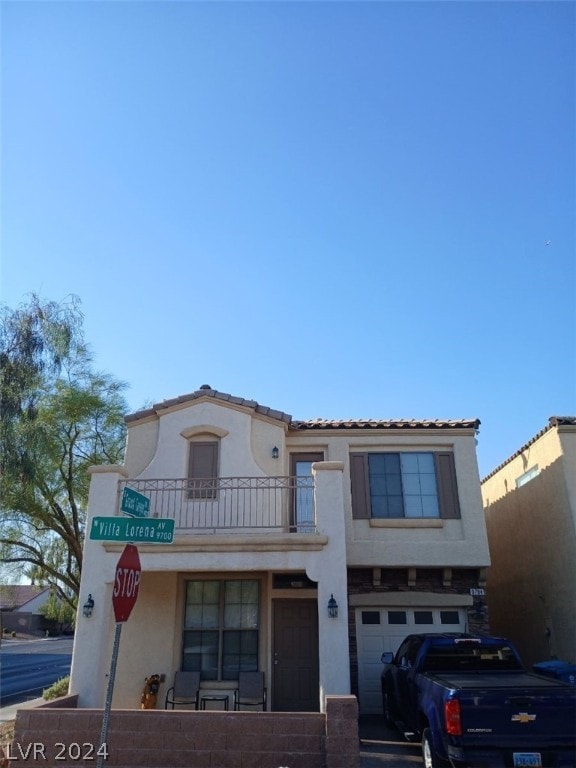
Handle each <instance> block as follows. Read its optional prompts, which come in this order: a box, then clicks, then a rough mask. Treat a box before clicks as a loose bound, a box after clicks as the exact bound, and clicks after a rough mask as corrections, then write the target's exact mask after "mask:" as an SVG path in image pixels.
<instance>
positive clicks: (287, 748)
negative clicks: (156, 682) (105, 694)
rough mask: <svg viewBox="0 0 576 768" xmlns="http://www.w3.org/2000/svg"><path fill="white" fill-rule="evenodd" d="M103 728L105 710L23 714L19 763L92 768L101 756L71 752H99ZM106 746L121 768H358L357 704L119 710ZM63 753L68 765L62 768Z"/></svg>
mask: <svg viewBox="0 0 576 768" xmlns="http://www.w3.org/2000/svg"><path fill="white" fill-rule="evenodd" d="M101 725H102V710H94V709H59V708H57V707H56V708H55V707H39V708H37V709H22V710H19V711H18V713H17V717H16V727H15V734H14V741H13V743H12V747H11V756H12V759H13V760H15V762H14V763H12V764H14V765H18V766H19V767H21V768H31V766H35V768H37V766H38V765H39V764H44V765H75V766H80V767H83V768H87V767H88V766H92V768H93V766H95V765H96V759H95V755H94V754H92V756H91V757H92V759H89V760H82V759H78V756H77V754H76V753H77V750H76V748H75V747H74V748H73V749H72V750H70V745H72V744H78V745H80V747H81V750H80V751H81V753H84V754H85V753H86V752H87V751H88V750H89V746H83V745H94V747H95V750H96V749H97V748H98V739H99V736H100V728H101ZM59 743H60V744H63V745H64V748H62V747H60V748H59V747H57V746H56V745H57V744H59ZM29 745H31V747H32V748H31V749H30V751H29V753H28V756H27V757H26V758H24V757H23V756H24V755H26V750H27V748H28V746H29ZM34 745H42V746H43V747H44V755H45V759H40V760H39V757H38V754H39V753H38V749H39V747H38V746H36V755H34ZM107 745H108V759H107V760H106V762H105V763H104V765H106V766H114V768H180V766H183V767H185V768H280V767H281V766H282V768H284V767H285V768H358V766H359V761H360V752H359V739H358V705H357V701H356V699H355V697H353V696H329V697H327V699H326V713H325V714H320V713H316V712H302V713H299V712H217V711H205V712H196V711H188V710H176V711H164V710H143V711H135V710H112V712H111V713H110V722H109V728H108V738H107ZM58 752H60V753H62V754H61V756H64V757H65V759H64V760H62V759H60V760H58V761H57V762H56V755H57V753H58ZM16 761H17V762H16Z"/></svg>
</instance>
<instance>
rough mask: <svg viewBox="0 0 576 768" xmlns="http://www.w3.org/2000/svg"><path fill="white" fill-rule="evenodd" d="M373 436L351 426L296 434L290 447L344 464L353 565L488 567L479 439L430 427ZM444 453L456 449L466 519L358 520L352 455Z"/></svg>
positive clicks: (348, 535)
mask: <svg viewBox="0 0 576 768" xmlns="http://www.w3.org/2000/svg"><path fill="white" fill-rule="evenodd" d="M375 432H376V434H372V433H371V434H370V435H367V434H366V431H365V430H356V431H354V430H346V432H345V433H342V432H337V433H336V434H334V433H329V432H327V433H326V434H325V435H322V438H323V440H322V441H319V439H318V436H317V435H311V434H306V433H304V434H303V435H302V437H300V435H298V439H296V438H295V437H293V436H290V438H289V440H288V449H289V450H306V451H313V450H314V451H315V450H324V452H325V457H326V459H327V460H335V461H341V462H342V463H343V464H344V488H343V501H344V515H345V520H346V542H347V545H346V546H347V562H348V566H349V567H358V566H363V565H365V566H371V565H378V566H384V565H385V566H386V567H391V568H393V567H406V566H418V567H423V568H425V567H457V566H463V567H470V568H473V567H480V568H482V567H486V566H487V565H489V563H490V555H489V550H488V539H487V536H486V524H485V520H484V515H483V512H482V496H481V493H480V477H479V474H478V462H477V457H476V440H475V436H474V433H473V432H472V431H470V432H465V431H464V430H458V431H454V432H451V431H444V430H442V431H440V430H439V431H438V432H434V433H432V434H431V433H430V432H429V431H421V432H418V431H417V430H415V432H411V433H410V434H408V435H407V434H406V432H405V431H398V432H396V433H394V432H391V431H388V430H387V431H385V432H378V431H377V430H375ZM380 449H385V450H387V451H439V450H451V451H453V453H454V462H455V467H456V478H457V484H458V494H459V499H460V509H461V515H462V516H461V519H460V520H432V521H430V520H402V521H392V522H388V521H386V523H385V522H384V521H369V520H353V519H352V498H351V493H350V479H349V478H350V458H349V456H350V453H351V452H355V451H369V450H372V451H375V450H380Z"/></svg>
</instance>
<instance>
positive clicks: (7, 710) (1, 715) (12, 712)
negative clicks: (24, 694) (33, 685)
mask: <svg viewBox="0 0 576 768" xmlns="http://www.w3.org/2000/svg"><path fill="white" fill-rule="evenodd" d="M45 703H46V702H45V701H44V699H43V698H42V697H40V698H39V699H29V700H28V701H21V702H20V704H11V705H10V706H8V707H2V708H1V709H0V723H7V722H10V720H15V719H16V710H17V709H28V708H30V707H38V706H39V705H40V704H45Z"/></svg>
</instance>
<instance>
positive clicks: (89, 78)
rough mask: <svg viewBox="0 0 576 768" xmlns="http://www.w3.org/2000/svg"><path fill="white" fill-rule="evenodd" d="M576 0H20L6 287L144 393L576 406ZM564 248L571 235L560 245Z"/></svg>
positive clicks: (495, 431) (392, 409) (489, 422)
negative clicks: (200, 391)
mask: <svg viewBox="0 0 576 768" xmlns="http://www.w3.org/2000/svg"><path fill="white" fill-rule="evenodd" d="M575 7H576V6H575V4H574V3H573V2H554V1H550V0H547V2H505V1H503V2H474V1H470V2H330V1H327V2H274V1H273V0H270V1H269V2H234V1H232V2H218V1H214V0H213V1H212V2H160V1H157V2H2V4H1V35H2V40H1V42H2V52H1V57H2V58H1V69H2V81H1V101H2V135H1V138H2V168H1V182H2V209H1V225H2V239H1V247H2V264H1V266H2V271H1V278H2V289H1V300H2V301H3V302H5V303H7V304H9V305H10V306H12V307H15V306H16V305H17V304H18V303H20V302H21V300H22V299H23V298H24V297H25V295H26V294H27V293H29V292H36V293H39V294H40V295H41V296H43V297H44V298H49V299H54V300H60V299H63V298H64V297H66V296H67V295H68V294H70V293H74V294H77V295H78V296H79V297H80V298H81V300H82V305H83V310H84V313H85V332H86V337H87V340H88V342H89V344H90V345H91V347H92V350H93V352H94V355H95V359H96V364H97V366H98V367H99V368H102V369H104V370H106V371H108V372H110V373H113V374H114V375H115V376H116V377H117V378H120V379H123V380H125V381H127V382H128V383H129V385H130V389H129V391H128V400H129V404H130V407H131V409H132V410H136V409H138V408H140V407H142V406H143V405H145V404H147V403H150V402H157V401H159V400H163V399H167V398H170V397H174V396H177V395H181V394H185V393H187V392H191V391H194V390H195V389H197V388H198V387H199V386H200V385H201V384H204V383H208V384H210V385H212V387H214V388H215V389H219V390H221V391H224V392H231V393H233V394H235V395H239V396H242V397H249V398H254V399H256V400H258V401H259V402H261V403H263V404H265V405H268V406H271V407H274V408H278V409H280V410H284V411H286V412H288V413H291V414H292V415H293V416H294V417H295V418H314V417H326V418H352V417H354V418H470V417H478V418H480V419H481V420H482V426H481V431H480V435H479V446H478V455H479V462H480V471H481V474H483V475H484V474H486V473H487V472H488V471H490V470H491V469H492V468H494V467H495V466H496V465H497V464H499V463H500V462H501V461H503V460H504V459H505V458H507V456H509V455H510V454H511V453H513V452H514V451H515V450H516V449H517V448H519V447H520V445H521V444H523V443H524V442H525V441H526V440H528V439H529V438H531V437H532V436H533V435H534V434H535V433H536V432H538V431H539V430H540V429H541V428H542V427H544V426H545V425H546V424H547V419H548V417H549V416H550V415H567V414H575V413H576V397H575V395H576V371H575V348H576V317H575V304H576V301H575V299H576V280H575V254H576V238H575V216H574V212H575V210H576V195H575V178H576V160H575V135H576V125H575V103H576V93H575V71H576V58H575ZM548 241H549V244H547V242H548Z"/></svg>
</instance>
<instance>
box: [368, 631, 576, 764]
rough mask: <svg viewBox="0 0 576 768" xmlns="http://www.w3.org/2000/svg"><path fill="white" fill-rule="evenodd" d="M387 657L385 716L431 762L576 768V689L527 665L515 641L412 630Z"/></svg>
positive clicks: (384, 685) (384, 659) (384, 680)
mask: <svg viewBox="0 0 576 768" xmlns="http://www.w3.org/2000/svg"><path fill="white" fill-rule="evenodd" d="M382 662H383V664H384V667H383V670H382V698H383V704H384V715H385V717H386V720H387V721H388V723H391V724H392V723H394V724H395V725H397V726H399V727H400V728H401V729H402V730H403V731H404V732H405V733H411V734H414V735H416V736H418V737H419V738H420V739H421V740H422V757H423V761H424V765H425V766H426V768H437V767H438V766H444V765H451V766H454V768H456V766H458V768H460V767H461V766H462V767H463V766H473V768H575V766H576V688H575V687H574V686H571V685H569V684H568V683H564V682H561V681H559V680H553V679H551V678H549V677H544V676H541V675H536V674H533V673H529V672H527V671H526V669H525V668H524V666H523V664H522V662H521V660H520V657H519V655H518V653H517V651H516V649H515V648H514V647H513V645H512V643H511V642H510V641H508V640H505V639H503V638H497V637H481V636H470V635H464V634H436V635H432V634H421V635H410V636H409V637H407V638H406V639H405V640H404V641H403V642H402V644H401V645H400V647H399V649H398V651H397V652H396V654H395V655H394V654H392V653H384V654H383V655H382Z"/></svg>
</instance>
